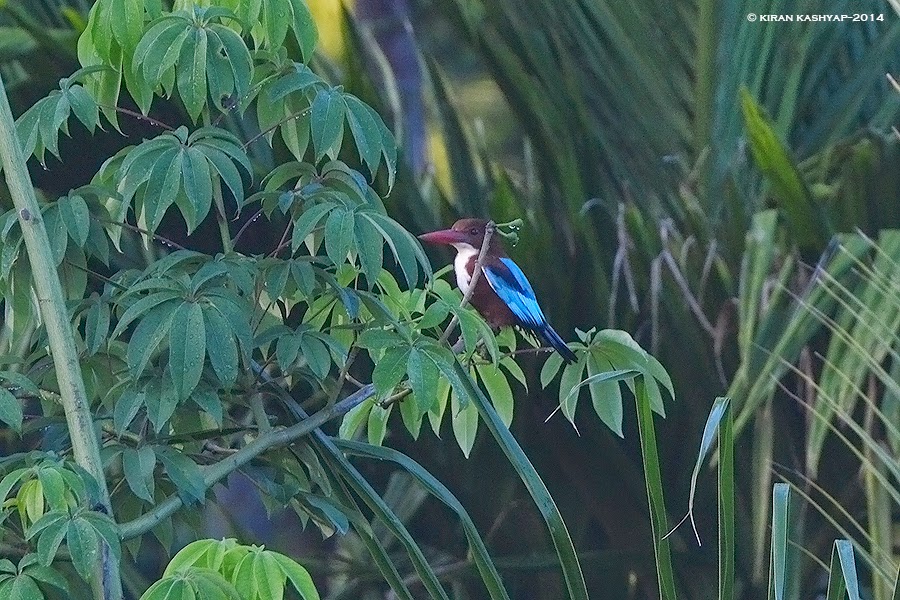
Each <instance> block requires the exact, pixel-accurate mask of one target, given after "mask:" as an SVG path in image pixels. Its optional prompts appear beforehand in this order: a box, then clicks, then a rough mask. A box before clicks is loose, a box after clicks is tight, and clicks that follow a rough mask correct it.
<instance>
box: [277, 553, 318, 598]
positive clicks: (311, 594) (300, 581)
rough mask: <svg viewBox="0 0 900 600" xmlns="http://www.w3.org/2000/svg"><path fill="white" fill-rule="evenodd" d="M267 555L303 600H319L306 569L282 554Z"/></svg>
mask: <svg viewBox="0 0 900 600" xmlns="http://www.w3.org/2000/svg"><path fill="white" fill-rule="evenodd" d="M268 554H269V556H271V557H272V558H273V559H274V560H275V562H276V563H277V564H278V567H279V568H280V569H281V572H282V573H284V575H285V577H287V580H288V581H289V582H290V584H291V586H292V587H293V588H294V589H295V590H297V593H298V594H300V597H301V598H302V599H303V600H319V592H318V591H316V586H315V584H313V580H312V577H311V576H310V575H309V572H308V571H307V570H306V569H304V568H303V567H302V566H300V565H299V564H297V563H296V562H294V561H293V560H291V559H290V558H288V557H287V556H285V555H284V554H280V553H278V552H269V553H268Z"/></svg>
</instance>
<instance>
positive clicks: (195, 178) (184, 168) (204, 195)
mask: <svg viewBox="0 0 900 600" xmlns="http://www.w3.org/2000/svg"><path fill="white" fill-rule="evenodd" d="M183 152H184V155H183V159H182V161H181V177H182V180H183V181H184V193H185V195H186V196H187V200H188V203H189V204H190V206H191V209H192V210H190V211H185V210H182V211H181V214H182V215H183V216H184V221H185V223H186V224H187V228H188V233H189V234H190V233H191V232H193V231H194V229H196V228H197V225H198V224H199V223H201V222H202V221H203V219H204V218H206V215H207V214H209V209H210V206H211V205H212V195H213V189H212V175H211V174H210V171H209V162H208V161H207V160H206V157H205V156H204V155H203V153H202V152H200V151H199V150H197V149H196V148H187V149H186V150H184V151H183Z"/></svg>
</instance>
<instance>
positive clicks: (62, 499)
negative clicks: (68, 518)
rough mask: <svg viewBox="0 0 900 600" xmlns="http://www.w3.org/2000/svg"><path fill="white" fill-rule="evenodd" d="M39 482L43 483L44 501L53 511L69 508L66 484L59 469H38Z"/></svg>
mask: <svg viewBox="0 0 900 600" xmlns="http://www.w3.org/2000/svg"><path fill="white" fill-rule="evenodd" d="M37 475H38V480H39V481H40V482H41V488H42V492H43V494H44V499H45V500H47V504H48V505H49V506H50V508H51V509H52V510H63V509H65V508H67V506H68V505H67V499H66V484H65V480H64V479H63V476H62V475H61V474H60V471H59V469H58V468H57V467H49V466H48V467H45V468H42V469H38V472H37Z"/></svg>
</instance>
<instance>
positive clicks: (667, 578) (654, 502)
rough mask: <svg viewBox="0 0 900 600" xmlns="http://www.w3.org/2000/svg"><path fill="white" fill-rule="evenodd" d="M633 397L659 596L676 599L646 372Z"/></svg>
mask: <svg viewBox="0 0 900 600" xmlns="http://www.w3.org/2000/svg"><path fill="white" fill-rule="evenodd" d="M634 397H635V404H636V405H637V419H638V429H639V431H640V436H641V456H642V458H643V462H644V480H645V482H646V484H647V498H648V500H649V503H650V527H651V530H652V532H653V553H654V556H655V557H656V572H657V574H658V577H659V596H660V598H662V599H663V600H674V599H675V598H676V594H675V573H674V571H673V569H672V552H671V549H670V547H669V540H668V538H666V537H665V534H664V532H665V531H667V529H668V527H667V525H666V523H667V519H666V506H665V501H664V499H663V485H662V476H661V475H660V470H659V451H658V449H657V447H656V432H655V429H654V427H653V409H652V407H651V405H650V397H649V395H648V394H647V388H646V384H645V383H644V377H643V376H641V377H638V378H636V379H635V380H634Z"/></svg>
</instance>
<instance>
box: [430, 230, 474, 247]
mask: <svg viewBox="0 0 900 600" xmlns="http://www.w3.org/2000/svg"><path fill="white" fill-rule="evenodd" d="M419 239H420V240H422V241H423V242H427V243H429V244H445V245H448V246H449V245H452V244H460V243H462V242H465V241H466V234H465V232H462V231H454V230H452V229H441V230H439V231H432V232H430V233H423V234H422V235H420V236H419Z"/></svg>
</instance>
